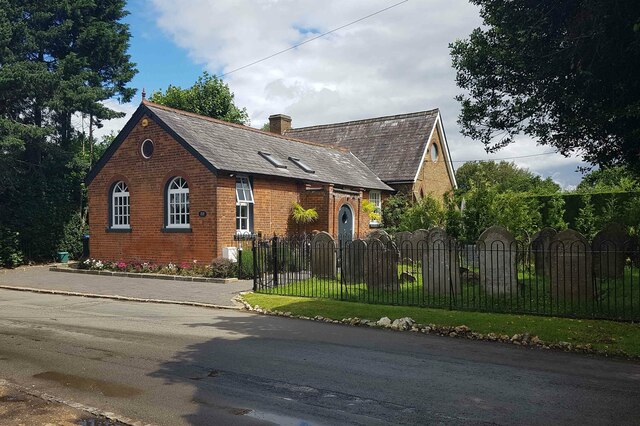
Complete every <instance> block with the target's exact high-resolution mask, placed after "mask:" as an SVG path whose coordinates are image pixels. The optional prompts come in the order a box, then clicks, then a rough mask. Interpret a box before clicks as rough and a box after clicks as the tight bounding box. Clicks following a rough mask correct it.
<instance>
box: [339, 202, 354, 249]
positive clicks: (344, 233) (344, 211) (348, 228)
mask: <svg viewBox="0 0 640 426" xmlns="http://www.w3.org/2000/svg"><path fill="white" fill-rule="evenodd" d="M352 238H353V212H352V211H351V207H349V205H348V204H343V205H342V207H340V211H339V212H338V240H339V241H340V245H342V244H343V243H345V242H348V241H351V239H352Z"/></svg>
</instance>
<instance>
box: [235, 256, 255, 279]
mask: <svg viewBox="0 0 640 426" xmlns="http://www.w3.org/2000/svg"><path fill="white" fill-rule="evenodd" d="M238 260H239V262H238V268H240V269H239V271H238V278H240V279H248V278H253V252H252V251H251V250H242V258H240V256H238Z"/></svg>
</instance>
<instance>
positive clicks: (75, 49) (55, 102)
mask: <svg viewBox="0 0 640 426" xmlns="http://www.w3.org/2000/svg"><path fill="white" fill-rule="evenodd" d="M124 6H125V1H124V0H102V1H99V2H94V1H86V0H48V1H35V0H23V1H13V0H0V211H1V212H2V214H1V215H0V227H2V228H3V229H4V230H5V231H3V232H4V233H5V234H11V235H18V236H19V237H18V241H17V242H16V245H17V247H14V250H15V251H16V252H18V251H22V252H24V254H25V255H26V256H28V257H30V258H46V257H49V256H51V255H52V253H53V252H54V251H55V250H56V249H57V247H56V246H57V245H58V242H59V241H60V240H61V239H62V237H63V236H64V234H65V224H66V223H67V222H69V221H70V220H71V218H72V217H73V214H74V213H78V214H80V213H81V212H82V210H83V199H84V197H83V195H84V194H83V189H82V185H81V181H82V178H83V177H84V174H85V173H86V170H87V168H88V166H89V163H90V158H89V156H88V151H89V150H85V151H84V152H83V146H84V147H86V146H89V145H90V144H91V143H93V141H91V140H89V138H88V135H86V134H83V133H82V132H80V131H78V129H76V128H75V127H74V125H73V123H72V117H74V116H76V115H77V114H83V115H85V116H88V117H90V123H91V127H92V128H95V127H96V126H99V125H100V122H101V120H105V119H110V118H114V117H120V116H122V114H121V113H118V112H116V111H113V110H111V109H109V108H107V107H106V106H105V105H104V103H103V101H105V100H107V99H112V98H117V99H118V100H120V101H122V102H128V101H130V100H131V98H132V96H133V95H134V94H135V90H134V89H131V88H128V87H127V83H128V82H129V81H130V80H131V79H132V78H133V76H134V74H135V72H136V70H135V64H133V63H132V62H131V61H130V57H129V55H128V54H127V53H126V52H127V49H128V47H129V37H130V34H129V29H128V26H127V25H126V24H124V23H122V22H121V19H122V18H123V17H124V16H126V14H127V13H126V11H125V10H124ZM16 232H17V234H16Z"/></svg>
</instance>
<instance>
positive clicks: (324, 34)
mask: <svg viewBox="0 0 640 426" xmlns="http://www.w3.org/2000/svg"><path fill="white" fill-rule="evenodd" d="M408 1H409V0H402V1H401V2H398V3H395V4H392V5H391V6H388V7H385V8H384V9H380V10H378V11H377V12H373V13H371V14H369V15H367V16H363V17H362V18H359V19H356V20H355V21H352V22H349V23H348V24H344V25H342V26H340V27H338V28H334V29H332V30H330V31H327V32H326V33H322V34H320V35H317V36H315V37H312V38H310V39H307V40H305V41H303V42H301V43H298V44H295V45H293V46H291V47H288V48H286V49H284V50H281V51H279V52H276V53H273V54H271V55H269V56H265V57H264V58H262V59H258V60H257V61H253V62H251V63H249V64H246V65H243V66H241V67H239V68H235V69H233V70H231V71H229V72H226V73H224V74H222V75H220V76H218V78H222V77H225V76H227V75H229V74H231V73H234V72H236V71H240V70H243V69H245V68H249V67H250V66H252V65H255V64H258V63H260V62H263V61H266V60H267V59H271V58H273V57H274V56H278V55H280V54H282V53H285V52H288V51H289V50H293V49H295V48H296V47H300V46H302V45H303V44H307V43H310V42H312V41H314V40H317V39H319V38H321V37H324V36H326V35H329V34H331V33H335V32H336V31H338V30H341V29H343V28H346V27H348V26H350V25H353V24H356V23H358V22H360V21H364V20H365V19H368V18H371V17H372V16H375V15H378V14H380V13H382V12H385V11H387V10H389V9H392V8H394V7H396V6H400V5H401V4H403V3H406V2H408Z"/></svg>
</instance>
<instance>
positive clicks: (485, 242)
mask: <svg viewBox="0 0 640 426" xmlns="http://www.w3.org/2000/svg"><path fill="white" fill-rule="evenodd" d="M477 246H478V267H479V270H480V284H481V285H482V286H483V287H484V289H485V291H486V292H487V294H488V295H491V296H503V295H509V294H511V293H515V292H516V285H517V280H516V273H517V270H516V255H517V247H516V240H515V238H514V237H513V234H511V232H509V231H508V230H506V229H505V228H503V227H501V226H492V227H490V228H487V229H485V231H484V232H483V233H482V234H481V235H480V238H478V242H477Z"/></svg>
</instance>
